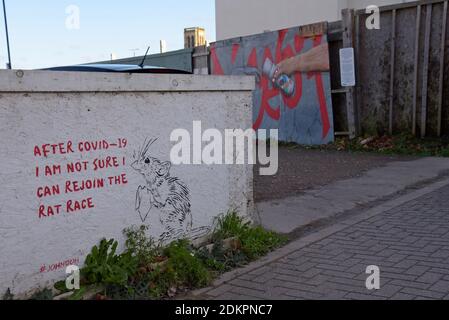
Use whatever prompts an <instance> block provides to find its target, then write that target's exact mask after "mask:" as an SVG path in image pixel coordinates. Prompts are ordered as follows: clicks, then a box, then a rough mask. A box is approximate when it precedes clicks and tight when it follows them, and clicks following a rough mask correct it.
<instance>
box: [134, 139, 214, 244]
mask: <svg viewBox="0 0 449 320" xmlns="http://www.w3.org/2000/svg"><path fill="white" fill-rule="evenodd" d="M156 141H157V139H150V140H148V139H145V141H144V143H143V145H142V147H141V148H140V149H139V150H138V151H137V152H135V153H134V160H135V161H134V162H133V163H132V165H131V167H132V168H133V169H134V170H135V171H137V172H138V173H139V174H141V175H142V176H143V178H144V179H145V184H144V185H140V186H138V188H137V191H136V206H135V210H136V211H137V213H138V214H139V216H140V219H141V220H142V222H143V223H145V222H146V220H147V218H148V216H149V215H150V214H151V211H152V209H153V208H157V209H159V211H160V216H159V220H160V223H161V224H162V226H163V228H164V232H163V234H162V235H161V236H160V238H159V241H160V242H161V243H167V242H170V241H173V240H177V239H183V238H186V239H190V240H193V239H197V238H199V237H202V236H204V235H206V234H207V233H208V232H210V230H211V228H210V227H200V228H195V229H194V228H193V227H192V212H191V204H190V191H189V188H188V187H187V185H186V184H185V183H184V182H183V181H181V180H180V179H179V178H177V177H172V176H171V175H170V169H171V162H170V161H161V160H159V159H157V158H154V157H152V156H151V155H150V147H151V146H152V145H153V144H154V143H155V142H156Z"/></svg>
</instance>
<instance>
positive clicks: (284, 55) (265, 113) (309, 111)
mask: <svg viewBox="0 0 449 320" xmlns="http://www.w3.org/2000/svg"><path fill="white" fill-rule="evenodd" d="M299 30H300V29H299V28H291V29H284V30H280V31H277V32H270V33H263V34H258V35H254V36H248V37H243V38H235V39H230V40H224V41H220V42H216V43H213V44H211V69H212V74H215V75H243V74H246V75H255V76H256V81H257V87H256V90H255V92H254V97H253V101H254V108H253V118H254V123H253V127H254V129H256V130H257V129H279V139H280V140H281V141H285V142H296V143H301V144H326V143H329V142H331V141H333V139H334V130H333V116H332V101H331V88H330V75H329V49H328V44H327V37H326V35H325V34H317V35H314V36H311V37H305V36H302V35H301V34H300V32H299Z"/></svg>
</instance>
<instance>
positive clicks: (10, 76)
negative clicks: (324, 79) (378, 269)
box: [0, 70, 255, 92]
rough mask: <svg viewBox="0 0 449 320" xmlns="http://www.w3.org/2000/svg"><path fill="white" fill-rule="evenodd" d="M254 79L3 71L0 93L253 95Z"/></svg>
mask: <svg viewBox="0 0 449 320" xmlns="http://www.w3.org/2000/svg"><path fill="white" fill-rule="evenodd" d="M254 88H255V79H254V77H251V76H197V75H181V74H157V75H156V74H129V73H101V72H62V71H57V72H56V71H34V70H33V71H23V70H0V92H96V91H102V92H149V91H154V92H164V91H167V92H168V91H170V92H173V91H175V92H182V91H251V90H254Z"/></svg>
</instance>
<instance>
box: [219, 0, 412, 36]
mask: <svg viewBox="0 0 449 320" xmlns="http://www.w3.org/2000/svg"><path fill="white" fill-rule="evenodd" d="M410 1H411V0H315V1H310V0H276V1H274V0H215V10H216V13H215V19H216V33H217V34H216V39H217V41H219V40H224V39H229V38H234V37H240V36H247V35H252V34H258V33H262V32H264V31H268V30H269V31H275V30H279V29H283V28H288V27H296V26H300V25H305V24H310V23H315V22H321V21H329V22H332V21H337V20H340V19H341V10H342V9H344V8H356V9H360V8H366V7H367V6H368V5H370V4H375V5H378V6H382V5H387V4H393V3H401V2H410Z"/></svg>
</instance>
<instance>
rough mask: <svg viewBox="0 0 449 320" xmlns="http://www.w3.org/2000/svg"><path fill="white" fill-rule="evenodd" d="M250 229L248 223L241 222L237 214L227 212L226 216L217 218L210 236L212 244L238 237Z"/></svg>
mask: <svg viewBox="0 0 449 320" xmlns="http://www.w3.org/2000/svg"><path fill="white" fill-rule="evenodd" d="M249 228H250V223H249V222H246V223H245V222H243V218H241V217H240V216H239V215H238V214H237V212H235V211H229V212H228V213H227V214H226V215H224V216H221V217H218V218H217V220H216V227H215V230H214V233H213V236H212V239H213V242H214V243H215V242H218V241H222V240H224V239H227V238H231V237H239V236H240V235H241V234H242V233H245V232H246V230H248V229H249Z"/></svg>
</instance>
